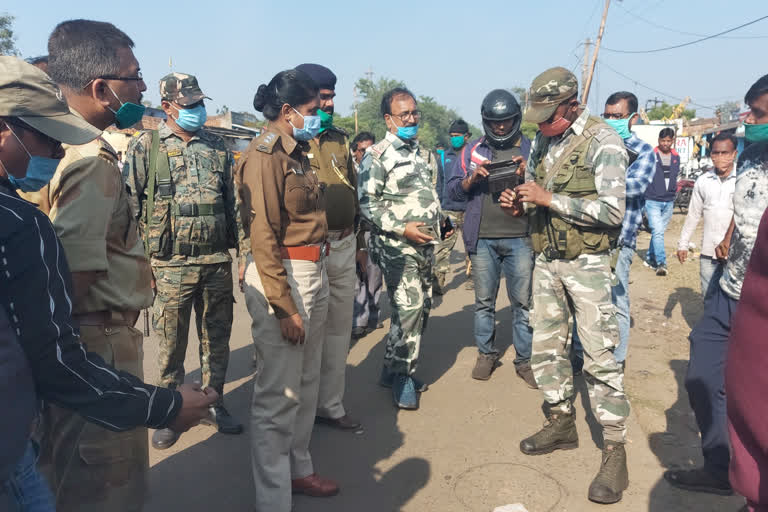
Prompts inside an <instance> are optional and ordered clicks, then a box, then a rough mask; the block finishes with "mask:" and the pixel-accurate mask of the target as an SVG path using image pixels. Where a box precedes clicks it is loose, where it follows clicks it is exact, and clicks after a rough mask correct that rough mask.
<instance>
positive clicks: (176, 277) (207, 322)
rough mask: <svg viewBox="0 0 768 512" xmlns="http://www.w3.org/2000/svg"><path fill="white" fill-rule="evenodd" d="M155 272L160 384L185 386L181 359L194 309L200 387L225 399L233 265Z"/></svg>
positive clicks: (175, 268) (165, 269) (187, 267)
mask: <svg viewBox="0 0 768 512" xmlns="http://www.w3.org/2000/svg"><path fill="white" fill-rule="evenodd" d="M153 272H154V273H155V282H156V286H157V295H156V296H155V303H154V305H153V307H152V323H153V327H154V330H155V334H157V336H158V337H159V339H160V348H159V350H158V351H157V364H158V366H159V367H160V378H159V382H158V385H160V386H164V387H172V388H175V387H177V386H179V385H181V384H182V383H183V382H184V374H185V372H184V356H185V355H186V353H187V342H188V338H189V321H190V317H191V314H192V308H193V307H194V308H195V319H196V323H197V336H198V339H199V340H200V348H199V354H200V371H201V374H202V385H203V387H205V386H210V387H212V388H213V389H215V390H216V391H217V392H218V393H219V395H220V396H223V392H224V380H225V379H226V375H227V365H228V364H229V336H230V334H231V332H232V307H233V306H232V303H233V301H234V296H233V295H232V264H231V263H210V264H206V265H184V266H180V267H160V266H156V267H154V268H153Z"/></svg>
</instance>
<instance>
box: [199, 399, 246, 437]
mask: <svg viewBox="0 0 768 512" xmlns="http://www.w3.org/2000/svg"><path fill="white" fill-rule="evenodd" d="M200 423H201V424H203V425H210V426H212V427H216V428H217V429H218V431H219V432H221V433H222V434H241V433H242V432H243V425H241V424H240V423H238V422H237V420H235V418H233V417H232V416H231V415H230V414H229V412H228V411H227V410H226V409H225V408H224V406H223V405H212V406H211V407H210V408H209V417H208V418H206V419H204V420H201V421H200Z"/></svg>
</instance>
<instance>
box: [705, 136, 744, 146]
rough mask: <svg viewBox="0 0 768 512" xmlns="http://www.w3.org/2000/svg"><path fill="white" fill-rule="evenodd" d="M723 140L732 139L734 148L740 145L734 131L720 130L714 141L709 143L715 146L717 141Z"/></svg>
mask: <svg viewBox="0 0 768 512" xmlns="http://www.w3.org/2000/svg"><path fill="white" fill-rule="evenodd" d="M721 140H729V141H731V144H733V149H736V148H738V147H739V142H738V141H737V140H736V136H735V135H734V134H732V133H728V132H720V133H718V134H717V135H716V136H715V138H713V139H712V142H710V143H709V147H710V148H713V147H714V146H715V142H719V141H721Z"/></svg>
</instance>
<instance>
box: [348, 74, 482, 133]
mask: <svg viewBox="0 0 768 512" xmlns="http://www.w3.org/2000/svg"><path fill="white" fill-rule="evenodd" d="M356 87H357V90H358V92H359V93H360V95H361V96H362V98H363V100H362V101H361V102H360V103H359V104H358V106H357V113H358V132H362V131H369V132H371V133H373V134H374V136H375V137H376V140H380V139H382V138H383V137H384V134H385V133H386V132H387V125H386V123H385V122H384V118H383V116H382V115H381V99H382V98H383V97H384V94H385V93H386V92H387V91H388V90H390V89H393V88H395V87H405V84H404V83H403V82H401V81H399V80H393V79H390V78H379V79H378V80H377V81H373V80H369V79H366V78H361V79H360V80H358V81H357V84H356ZM418 108H419V110H421V121H420V123H419V124H420V126H419V141H420V142H421V143H422V144H424V145H425V146H426V147H428V148H434V147H435V146H436V145H437V144H438V143H442V144H444V145H445V146H446V147H448V145H449V144H450V137H449V136H448V128H449V127H450V125H451V123H452V122H453V121H454V120H456V119H458V118H459V117H460V116H459V115H458V114H457V113H456V111H454V110H453V109H450V108H448V107H446V106H444V105H441V104H439V103H438V102H437V101H436V100H435V99H434V98H432V97H430V96H419V97H418ZM333 123H334V124H335V125H336V126H337V127H339V128H343V129H344V130H346V131H347V132H348V133H349V134H350V136H351V137H354V135H355V117H354V114H353V115H351V116H340V115H338V114H337V115H336V116H334V119H333ZM469 128H470V131H471V132H472V137H479V136H480V135H481V134H482V130H480V129H479V128H477V127H476V126H472V125H470V127H469Z"/></svg>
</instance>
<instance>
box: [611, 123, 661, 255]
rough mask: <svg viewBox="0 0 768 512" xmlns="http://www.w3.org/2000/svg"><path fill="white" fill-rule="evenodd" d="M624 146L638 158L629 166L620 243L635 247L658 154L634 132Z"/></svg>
mask: <svg viewBox="0 0 768 512" xmlns="http://www.w3.org/2000/svg"><path fill="white" fill-rule="evenodd" d="M624 146H625V147H626V148H627V149H628V150H631V151H634V152H635V153H637V159H636V160H635V161H634V162H632V165H630V166H629V167H627V179H626V189H627V198H626V211H625V213H624V220H623V221H622V223H621V235H620V236H619V245H623V246H626V247H629V248H631V249H634V248H635V247H636V245H637V230H638V228H639V227H640V224H642V222H643V208H644V207H645V190H646V189H647V188H648V185H649V184H650V183H651V180H653V176H654V174H655V173H656V155H655V154H654V153H653V147H652V146H651V145H650V144H648V143H647V142H643V141H642V140H641V139H640V138H639V137H638V136H637V135H635V134H634V133H633V134H632V136H631V137H629V138H628V139H625V140H624Z"/></svg>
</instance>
